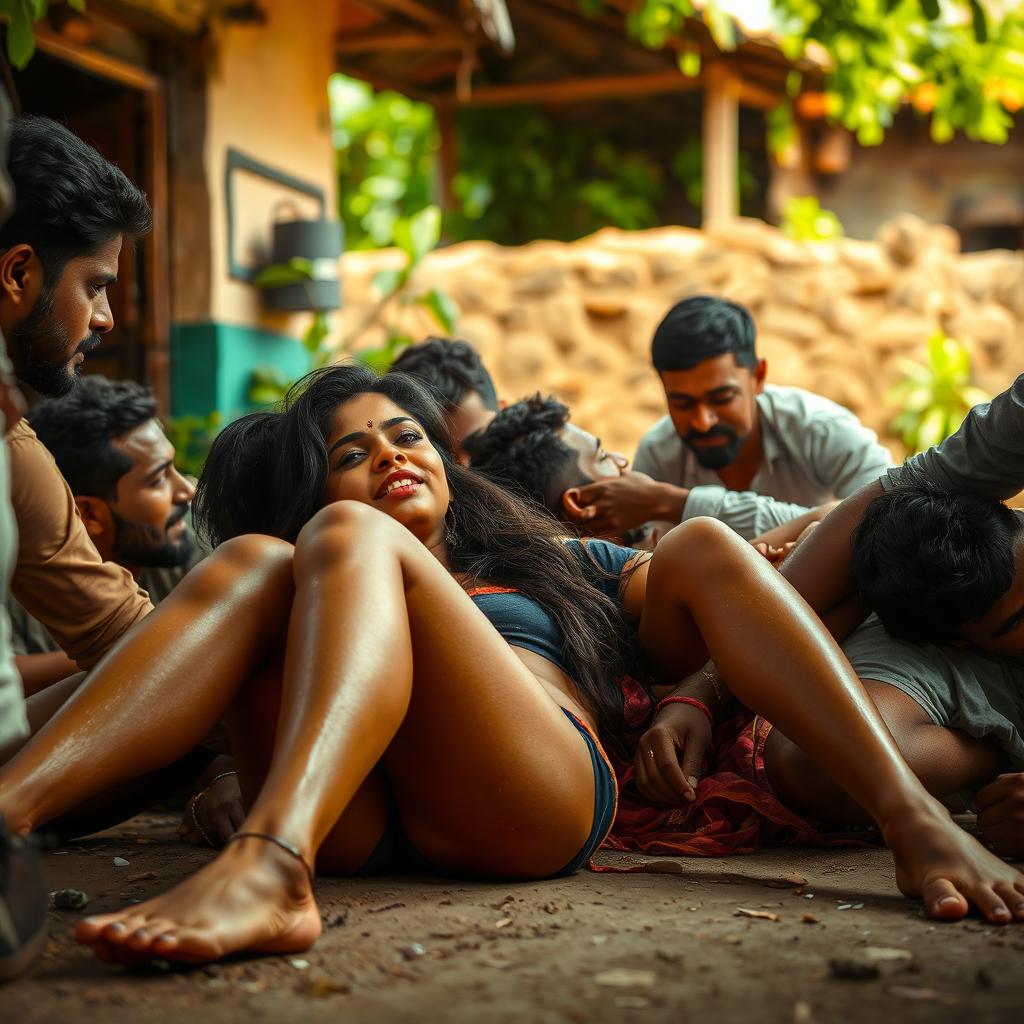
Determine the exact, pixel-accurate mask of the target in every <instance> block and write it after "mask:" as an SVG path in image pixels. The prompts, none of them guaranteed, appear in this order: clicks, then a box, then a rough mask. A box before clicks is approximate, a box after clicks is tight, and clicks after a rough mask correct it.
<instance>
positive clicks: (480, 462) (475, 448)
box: [463, 393, 590, 516]
mask: <svg viewBox="0 0 1024 1024" xmlns="http://www.w3.org/2000/svg"><path fill="white" fill-rule="evenodd" d="M568 422H569V410H568V409H567V408H566V407H565V406H564V405H562V403H561V402H559V401H558V400H557V399H556V398H553V397H551V396H549V397H547V398H544V397H542V396H541V395H540V394H539V393H538V394H536V395H533V396H532V397H530V398H524V399H523V400H522V401H519V402H515V403H513V404H512V405H510V406H508V407H507V408H505V409H502V410H501V412H499V413H498V414H497V415H496V416H495V417H494V419H493V420H491V422H490V423H489V424H488V425H487V427H486V428H484V429H483V430H481V431H479V432H477V433H476V434H473V435H471V436H470V437H467V438H466V440H465V441H463V447H464V448H465V450H466V452H467V454H468V455H469V460H470V462H469V464H470V468H471V469H473V470H475V471H477V472H479V473H483V474H484V475H485V476H487V477H488V478H490V479H491V480H493V481H494V482H495V483H498V484H501V485H502V486H503V487H508V488H511V489H512V490H514V491H516V492H517V493H518V494H520V495H521V496H523V497H526V498H530V499H532V500H533V501H536V502H539V503H540V504H541V505H543V506H544V507H545V508H546V509H548V511H549V512H552V513H554V514H555V515H556V516H561V512H562V501H561V498H562V493H563V492H564V491H565V490H566V489H567V488H569V487H579V486H582V485H583V484H585V483H590V478H589V477H585V476H583V475H582V474H581V472H580V470H579V467H578V462H579V455H578V453H577V452H576V451H575V450H574V449H573V448H570V447H569V445H567V444H566V443H565V442H564V441H563V440H562V437H561V432H562V428H563V427H564V426H565V425H566V423H568Z"/></svg>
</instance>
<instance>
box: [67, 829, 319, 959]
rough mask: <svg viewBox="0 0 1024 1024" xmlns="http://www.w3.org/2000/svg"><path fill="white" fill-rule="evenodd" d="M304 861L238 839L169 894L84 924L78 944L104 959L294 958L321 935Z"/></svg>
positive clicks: (262, 844)
mask: <svg viewBox="0 0 1024 1024" xmlns="http://www.w3.org/2000/svg"><path fill="white" fill-rule="evenodd" d="M320 930H321V924H320V912H319V911H318V909H317V906H316V902H315V901H314V899H313V893H312V890H311V887H310V882H309V877H308V875H307V874H306V872H305V870H304V867H303V865H302V864H301V862H299V861H298V860H296V859H295V858H294V857H292V856H290V855H289V854H288V853H285V852H284V851H283V850H280V849H278V848H277V847H276V846H274V845H273V844H271V843H268V842H266V841H264V840H260V839H252V838H248V839H241V838H240V839H237V840H235V842H233V843H232V844H231V845H230V846H228V847H227V848H226V849H225V850H224V851H223V852H222V853H221V854H220V855H219V856H218V857H217V859H216V860H213V861H211V862H210V863H209V864H207V865H205V866H204V867H203V868H201V869H200V870H199V871H198V872H196V874H194V875H193V876H192V877H191V878H188V879H186V880H185V881H184V882H182V883H181V884H180V885H177V886H175V887H174V888H173V889H171V890H170V891H169V892H166V893H164V894H163V895H161V896H157V897H155V898H154V899H151V900H146V902H145V903H140V904H138V905H137V906H133V907H127V908H125V909H124V910H122V911H120V912H119V913H116V914H103V915H100V916H98V917H87V918H86V919H85V920H84V921H82V922H81V923H80V924H79V925H78V927H77V928H76V929H75V938H76V939H77V940H78V941H79V942H81V943H82V944H83V945H86V946H91V947H92V949H93V951H94V952H95V953H96V955H97V956H98V957H99V958H100V959H101V960H106V961H108V962H117V963H130V964H136V963H141V962H145V961H147V960H178V961H182V962H184V963H207V962H209V961H212V960H220V959H221V958H222V957H225V956H228V955H229V954H231V953H240V952H251V953H297V952H300V951H302V950H304V949H308V948H309V947H310V946H312V945H313V943H314V942H316V940H317V938H319V936H320Z"/></svg>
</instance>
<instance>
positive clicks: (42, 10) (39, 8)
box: [0, 0, 85, 71]
mask: <svg viewBox="0 0 1024 1024" xmlns="http://www.w3.org/2000/svg"><path fill="white" fill-rule="evenodd" d="M65 3H66V4H67V6H68V7H70V8H71V9H72V10H73V11H78V12H79V14H82V13H84V12H85V0H65ZM49 9H50V0H0V16H3V17H5V18H6V19H7V59H8V60H9V61H10V62H11V64H13V65H14V67H16V68H17V69H18V70H19V71H22V70H24V68H25V66H26V65H27V64H28V62H29V61H30V60H31V59H32V57H33V55H34V54H35V52H36V37H35V33H34V32H33V30H32V29H33V26H34V25H35V23H36V22H37V21H42V19H43V18H45V17H46V14H47V11H48V10H49Z"/></svg>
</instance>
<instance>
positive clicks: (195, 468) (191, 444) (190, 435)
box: [164, 412, 223, 477]
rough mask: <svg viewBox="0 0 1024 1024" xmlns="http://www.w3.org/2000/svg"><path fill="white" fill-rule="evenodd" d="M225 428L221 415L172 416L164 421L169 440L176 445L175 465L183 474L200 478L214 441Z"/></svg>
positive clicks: (214, 413)
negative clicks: (222, 427) (223, 427)
mask: <svg viewBox="0 0 1024 1024" xmlns="http://www.w3.org/2000/svg"><path fill="white" fill-rule="evenodd" d="M221 426H223V424H222V423H221V416H220V413H216V412H211V413H209V414H208V415H206V416H172V417H169V418H168V419H166V420H164V430H165V431H166V432H167V438H168V440H169V441H170V442H171V444H173V445H174V449H175V452H176V454H175V457H174V464H175V465H176V466H177V467H178V469H180V470H181V471H182V472H183V473H188V474H189V476H195V477H198V476H199V475H200V474H201V473H202V472H203V464H204V463H205V462H206V456H207V454H208V453H209V451H210V445H211V444H213V439H214V438H215V437H216V436H217V434H218V433H219V432H220V428H221Z"/></svg>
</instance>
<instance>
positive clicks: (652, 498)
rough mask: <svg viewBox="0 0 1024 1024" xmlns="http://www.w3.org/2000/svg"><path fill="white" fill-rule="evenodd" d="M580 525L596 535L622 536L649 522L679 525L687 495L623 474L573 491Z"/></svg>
mask: <svg viewBox="0 0 1024 1024" xmlns="http://www.w3.org/2000/svg"><path fill="white" fill-rule="evenodd" d="M574 490H575V497H576V501H577V503H578V504H579V505H580V506H581V508H582V515H581V518H582V521H583V522H585V523H587V524H588V526H590V528H591V529H592V530H594V532H596V533H612V534H620V535H621V534H622V533H624V532H625V531H626V530H632V529H633V528H634V527H637V526H642V525H643V524H644V523H646V522H648V521H649V520H651V519H668V520H669V521H671V522H674V523H678V522H679V520H680V519H682V517H683V506H684V505H685V504H686V498H687V495H688V494H689V493H690V492H689V491H687V490H686V489H685V488H682V487H675V486H673V485H672V484H666V483H662V482H661V481H660V480H653V479H652V478H651V477H649V476H648V475H647V474H646V473H636V472H629V471H627V472H625V473H623V474H622V476H612V477H608V478H607V479H605V480H595V481H594V482H593V483H592V484H586V485H585V486H583V487H578V488H575V489H574Z"/></svg>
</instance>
